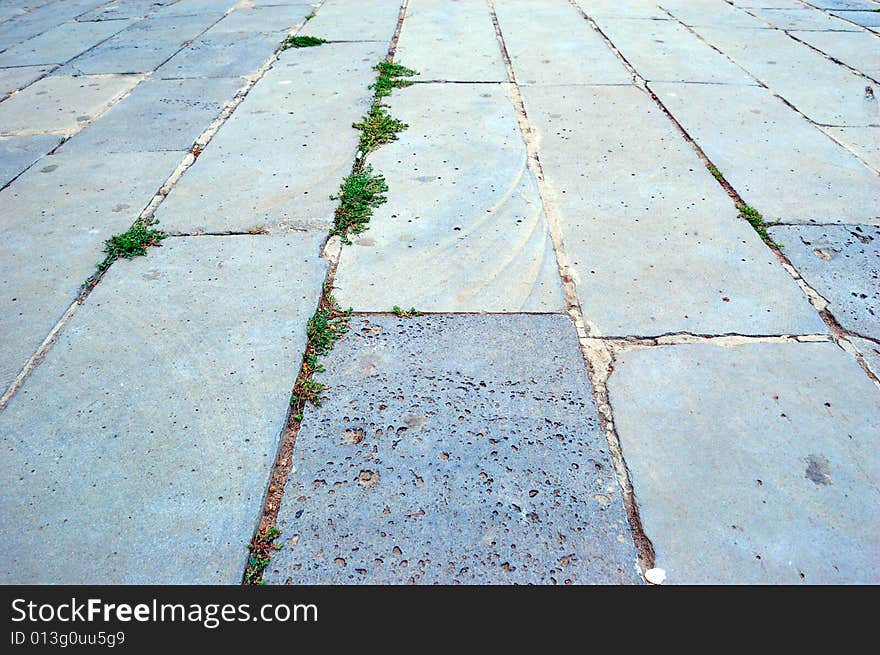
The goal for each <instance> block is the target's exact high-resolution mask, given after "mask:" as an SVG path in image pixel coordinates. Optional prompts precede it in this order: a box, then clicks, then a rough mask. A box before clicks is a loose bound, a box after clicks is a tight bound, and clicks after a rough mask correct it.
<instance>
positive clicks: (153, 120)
mask: <svg viewBox="0 0 880 655" xmlns="http://www.w3.org/2000/svg"><path fill="white" fill-rule="evenodd" d="M241 86H242V80H240V79H238V78H229V77H226V78H220V79H194V80H192V79H184V80H162V79H155V78H152V79H148V80H146V81H144V82H143V83H142V84H140V85H138V87H137V88H136V89H134V91H132V92H131V94H129V96H128V97H126V98H124V99H123V100H121V101H120V102H118V103H116V105H115V106H113V107H111V108H110V109H109V110H108V111H107V113H106V114H105V115H103V116H102V117H101V120H100V121H97V122H95V123H94V124H92V125H89V127H88V128H87V129H86V130H84V131H83V132H82V133H80V134H79V135H77V136H76V138H75V139H74V140H72V141H71V142H70V147H71V148H74V149H76V150H78V151H80V152H82V153H87V154H93V153H100V152H145V151H156V150H189V149H190V148H192V145H193V142H194V141H195V140H196V139H197V138H198V137H199V135H200V134H201V133H202V132H204V131H205V129H206V128H207V127H208V126H209V125H210V124H211V121H213V120H214V119H215V118H216V117H217V115H218V114H219V113H220V111H221V110H222V109H223V107H224V106H225V105H226V103H227V102H229V100H230V99H231V98H232V97H233V96H234V95H235V93H236V91H237V90H238V89H239V88H240V87H241ZM170 173H171V171H169V175H170Z"/></svg>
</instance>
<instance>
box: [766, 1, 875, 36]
mask: <svg viewBox="0 0 880 655" xmlns="http://www.w3.org/2000/svg"><path fill="white" fill-rule="evenodd" d="M749 11H750V12H751V13H752V14H754V15H756V16H757V17H758V18H761V19H762V20H765V21H767V22H768V23H770V25H772V26H773V27H776V28H779V29H781V30H815V31H839V32H846V31H851V32H854V31H857V30H858V29H859V28H858V27H856V26H855V25H853V24H852V23H848V22H846V21H844V20H840V19H839V18H835V17H834V16H831V15H829V14H826V13H825V12H824V11H819V10H817V9H812V8H810V7H800V8H798V9H777V8H763V7H753V8H752V9H749Z"/></svg>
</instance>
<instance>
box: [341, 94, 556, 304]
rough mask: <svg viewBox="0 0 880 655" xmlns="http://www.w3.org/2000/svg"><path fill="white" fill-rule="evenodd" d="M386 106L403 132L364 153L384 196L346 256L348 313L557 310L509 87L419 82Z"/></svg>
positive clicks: (548, 253) (550, 261) (552, 268)
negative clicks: (380, 180) (383, 183)
mask: <svg viewBox="0 0 880 655" xmlns="http://www.w3.org/2000/svg"><path fill="white" fill-rule="evenodd" d="M390 104H391V107H392V110H391V111H392V113H393V114H394V116H396V117H397V118H399V119H400V120H402V121H404V122H405V123H407V124H408V125H409V129H408V130H406V131H404V132H402V133H401V134H400V135H399V140H398V141H395V142H393V143H390V144H388V145H386V146H384V147H382V148H381V149H380V150H378V151H377V152H375V153H372V154H371V155H370V158H369V160H370V162H371V164H372V165H373V166H374V167H375V169H376V170H377V171H380V172H382V174H384V175H385V178H386V180H387V182H388V186H389V192H388V203H387V204H385V205H382V206H380V207H379V208H377V209H376V210H375V211H374V214H373V218H372V220H371V224H370V228H369V230H367V231H366V232H365V233H364V234H362V235H360V236H359V237H356V238H355V239H354V244H355V245H354V246H353V247H351V248H346V249H344V250H343V252H342V255H341V257H340V263H339V268H338V269H337V272H336V286H337V287H338V291H337V296H338V298H339V299H340V303H342V304H343V305H344V306H346V307H347V306H351V307H353V308H354V309H355V311H389V310H390V309H391V308H392V307H394V305H399V306H401V307H416V308H417V309H419V310H420V311H430V312H483V311H485V312H518V311H526V312H561V311H564V309H565V302H564V299H563V293H562V286H561V284H560V281H559V272H558V267H557V264H556V256H555V254H554V252H553V246H552V242H551V240H550V232H549V229H548V227H547V220H546V217H545V215H544V210H543V207H542V205H541V197H540V195H539V193H538V188H537V185H536V183H535V180H534V178H533V176H532V174H531V172H530V171H529V170H528V168H527V162H526V148H525V144H524V143H523V141H522V137H521V134H520V131H519V127H518V126H517V121H516V114H515V113H514V109H513V105H512V104H511V102H510V100H509V98H508V97H507V89H505V88H504V87H503V86H501V85H485V84H469V85H463V84H456V85H449V84H418V85H415V86H412V87H409V88H406V89H401V90H398V91H396V92H395V94H394V96H393V97H392V99H391V101H390Z"/></svg>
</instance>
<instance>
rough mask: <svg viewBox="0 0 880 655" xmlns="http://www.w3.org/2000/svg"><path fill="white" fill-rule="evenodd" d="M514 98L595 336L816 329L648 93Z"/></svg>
mask: <svg viewBox="0 0 880 655" xmlns="http://www.w3.org/2000/svg"><path fill="white" fill-rule="evenodd" d="M524 96H525V102H526V111H527V112H528V114H529V117H530V119H531V122H532V125H533V126H534V128H535V129H536V130H537V134H536V137H537V139H538V140H539V143H540V144H541V153H540V156H541V163H542V166H543V169H544V174H545V176H546V178H547V182H548V185H549V186H550V187H551V188H552V189H553V196H554V200H553V202H554V203H555V205H556V207H557V209H558V211H559V218H560V221H561V225H562V232H563V239H564V241H565V247H566V252H567V253H568V258H569V260H570V263H571V264H572V265H573V267H574V270H575V273H576V278H575V283H576V286H577V290H578V295H579V297H580V300H581V306H582V308H583V312H584V317H585V319H586V320H587V322H588V323H590V324H591V325H593V326H594V327H595V329H596V330H597V331H598V334H601V335H606V336H612V335H613V336H622V335H640V336H649V335H659V334H666V333H669V332H692V333H696V334H726V333H739V334H786V333H795V334H801V333H814V332H821V333H824V332H826V327H825V325H824V323H822V321H821V319H820V318H819V316H818V314H817V313H816V311H815V310H814V309H813V308H812V307H811V306H810V304H809V303H808V302H807V299H806V297H805V296H804V294H803V293H802V292H801V290H800V289H799V288H798V286H797V284H796V283H795V282H794V280H793V279H792V278H791V276H790V275H789V274H788V273H786V272H785V270H784V269H783V268H782V267H781V266H780V264H779V262H778V261H777V260H776V258H775V257H774V256H773V253H771V252H770V251H769V250H768V249H767V248H766V246H765V245H764V244H763V243H762V242H761V240H760V238H759V237H758V235H757V234H756V233H755V232H754V230H753V229H752V228H751V226H749V225H748V224H747V223H746V222H745V221H743V220H741V219H739V218H737V211H736V209H735V207H734V204H733V202H732V201H731V199H730V198H729V197H728V196H727V194H726V193H725V192H724V190H723V189H722V188H721V186H720V185H719V184H718V183H717V182H716V181H715V180H714V179H713V178H712V176H711V175H710V174H709V172H708V171H707V170H706V168H705V166H704V165H703V164H702V162H701V161H700V160H699V159H698V158H697V156H696V155H695V154H694V152H693V150H691V148H690V147H689V146H688V145H687V143H685V141H684V140H683V139H681V138H680V136H679V135H678V133H677V132H676V130H675V128H674V127H673V125H672V123H671V122H670V121H669V120H668V119H667V118H666V116H665V115H664V114H663V113H662V112H661V111H660V110H659V109H658V108H657V106H656V105H655V104H654V103H653V102H652V101H651V99H650V98H649V97H648V96H647V94H645V93H644V92H643V91H641V90H639V89H637V88H636V87H632V86H629V87H553V88H550V87H545V88H539V87H536V88H527V89H525V90H524ZM343 258H344V255H343Z"/></svg>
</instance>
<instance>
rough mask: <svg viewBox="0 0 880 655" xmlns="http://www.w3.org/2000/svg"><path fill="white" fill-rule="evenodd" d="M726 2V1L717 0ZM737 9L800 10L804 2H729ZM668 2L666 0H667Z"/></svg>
mask: <svg viewBox="0 0 880 655" xmlns="http://www.w3.org/2000/svg"><path fill="white" fill-rule="evenodd" d="M718 1H719V2H726V1H727V0H718ZM730 1H731V2H732V3H733V4H734V5H736V6H737V7H744V8H746V9H752V8H755V7H759V8H762V9H802V8H803V6H804V5H805V4H807V3H806V2H802V1H801V0H730ZM667 2H668V0H667Z"/></svg>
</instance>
